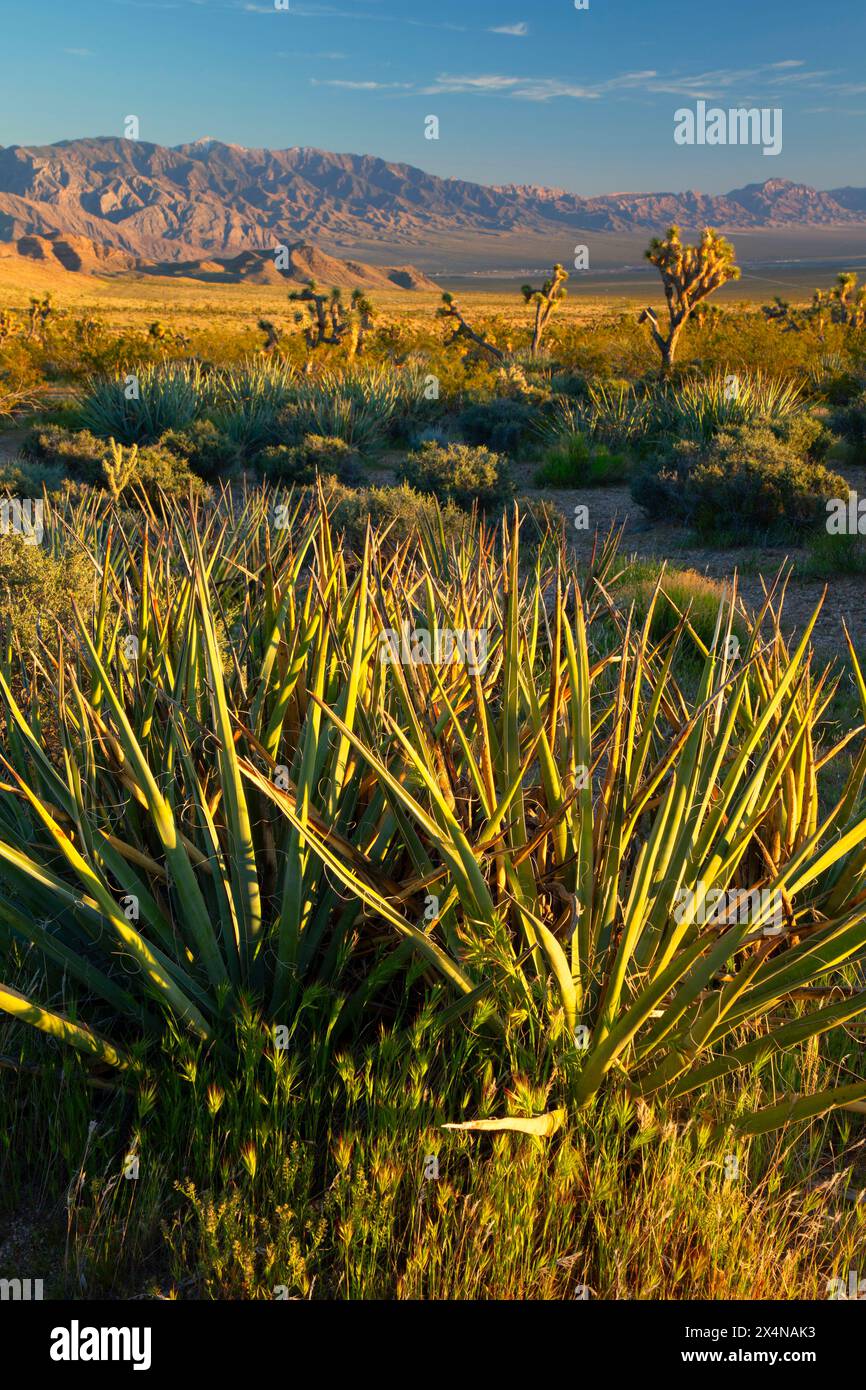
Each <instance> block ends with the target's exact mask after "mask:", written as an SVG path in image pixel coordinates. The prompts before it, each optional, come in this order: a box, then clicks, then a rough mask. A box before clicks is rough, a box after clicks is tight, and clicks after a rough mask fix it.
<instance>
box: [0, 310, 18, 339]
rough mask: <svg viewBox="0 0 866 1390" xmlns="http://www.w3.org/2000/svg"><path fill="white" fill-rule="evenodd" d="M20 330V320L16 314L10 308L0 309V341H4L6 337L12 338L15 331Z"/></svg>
mask: <svg viewBox="0 0 866 1390" xmlns="http://www.w3.org/2000/svg"><path fill="white" fill-rule="evenodd" d="M20 332H21V322H20V320H19V318H18V316H17V315H16V314H13V313H12V311H11V310H10V309H0V343H5V341H6V339H7V338H14V337H15V335H16V333H20Z"/></svg>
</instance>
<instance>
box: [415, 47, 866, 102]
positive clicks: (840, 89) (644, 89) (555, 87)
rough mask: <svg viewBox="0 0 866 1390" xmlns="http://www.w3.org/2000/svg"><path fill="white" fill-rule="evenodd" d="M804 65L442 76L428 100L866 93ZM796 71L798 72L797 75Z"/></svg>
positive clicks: (712, 97)
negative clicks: (590, 75)
mask: <svg viewBox="0 0 866 1390" xmlns="http://www.w3.org/2000/svg"><path fill="white" fill-rule="evenodd" d="M803 67H804V63H803V60H801V59H799V58H798V59H793V58H789V59H785V60H784V61H783V62H780V63H772V64H769V65H766V66H763V67H754V68H716V69H712V70H709V71H706V72H699V73H694V74H687V73H680V74H677V73H672V74H664V73H659V72H656V71H655V70H654V69H652V68H650V69H646V70H644V71H641V72H626V73H621V74H620V75H619V76H617V77H611V78H607V79H606V80H604V81H602V82H589V83H581V82H569V81H566V80H564V79H562V78H558V77H514V76H510V75H509V76H506V75H503V74H499V73H476V74H473V73H469V74H467V73H440V74H439V76H438V77H437V78H435V80H434V81H433V82H431V83H429V84H428V85H427V86H425V87H422V88H421V89H420V90H421V93H422V94H423V95H424V96H440V95H449V96H460V95H473V94H474V95H478V96H507V97H512V98H514V99H515V100H518V101H538V102H546V101H555V100H559V99H563V98H564V99H570V100H573V101H593V100H596V99H597V98H599V97H603V96H608V95H610V94H612V93H615V92H622V93H626V92H634V93H635V94H638V95H653V96H673V97H680V98H685V99H687V100H691V101H696V100H706V101H712V100H720V99H723V98H725V97H729V98H731V99H736V100H737V101H743V100H746V99H748V100H749V101H752V100H753V97H752V95H751V94H752V93H756V92H760V91H763V92H764V93H765V94H767V93H768V92H769V91H771V90H772V89H773V88H776V87H781V88H786V87H787V88H789V89H790V90H791V91H792V92H793V91H797V90H804V89H805V90H809V89H820V90H826V91H834V92H835V93H837V94H838V95H840V96H857V95H861V94H862V93H863V92H866V84H861V83H853V82H848V83H838V82H837V83H834V82H833V81H832V79H833V78H834V76H836V73H835V72H834V71H833V70H831V69H820V70H819V69H816V70H812V71H809V70H806V71H800V70H799V69H801V68H803ZM794 69H797V71H794Z"/></svg>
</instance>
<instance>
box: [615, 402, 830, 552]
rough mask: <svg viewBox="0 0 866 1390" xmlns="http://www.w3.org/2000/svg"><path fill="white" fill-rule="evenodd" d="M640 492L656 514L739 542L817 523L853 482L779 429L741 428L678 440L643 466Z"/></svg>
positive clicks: (635, 489) (637, 483) (797, 532)
mask: <svg viewBox="0 0 866 1390" xmlns="http://www.w3.org/2000/svg"><path fill="white" fill-rule="evenodd" d="M632 494H633V496H634V498H635V501H636V502H637V503H638V504H639V505H640V506H641V507H643V509H644V510H645V511H646V512H647V513H648V514H649V515H650V516H654V517H660V518H665V519H669V520H677V521H680V522H682V523H684V524H686V525H688V526H693V527H694V528H695V529H696V530H697V531H698V533H699V534H700V535H702V536H704V537H706V538H710V539H713V538H714V539H724V540H726V541H730V542H736V541H746V540H752V539H755V538H763V539H767V540H775V539H778V540H784V539H787V538H789V537H794V538H798V537H800V536H802V535H804V534H806V533H808V532H809V531H810V530H814V529H815V528H816V527H817V526H819V525H820V524H822V522H823V521H824V520H825V518H826V515H827V502H828V501H829V500H830V499H831V498H834V497H847V495H848V485H847V483H846V482H845V480H844V478H841V477H839V476H838V475H837V474H834V473H831V472H830V471H829V470H828V469H826V468H825V467H824V466H823V465H822V464H819V463H813V462H811V461H809V460H804V459H802V458H800V457H799V455H798V454H797V453H796V452H795V451H794V450H793V449H792V448H791V447H790V446H789V445H787V444H785V443H784V442H783V441H782V440H780V439H779V438H778V437H777V435H776V434H774V433H773V431H772V430H770V429H768V428H766V427H740V428H739V429H736V430H733V431H731V432H730V433H727V434H719V435H717V436H716V437H715V439H713V440H711V441H710V442H709V443H705V444H698V443H695V442H693V441H678V442H677V443H676V444H675V445H674V446H673V447H672V449H671V450H670V451H669V452H668V453H667V454H662V455H660V456H659V457H658V458H657V459H656V460H655V461H654V462H652V463H647V462H645V463H644V464H643V466H642V467H641V468H639V469H638V470H637V472H636V474H635V476H634V478H633V481H632Z"/></svg>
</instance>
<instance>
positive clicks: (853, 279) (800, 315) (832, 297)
mask: <svg viewBox="0 0 866 1390" xmlns="http://www.w3.org/2000/svg"><path fill="white" fill-rule="evenodd" d="M761 312H762V314H763V315H764V317H765V318H767V319H770V320H771V321H772V322H777V323H780V324H781V325H782V331H783V332H784V333H792V332H793V333H802V331H803V329H804V328H806V327H808V326H809V325H810V324H811V325H812V326H813V327H815V328H816V329H817V330H818V337H819V338H822V339H823V337H824V330H825V328H826V327H827V324H828V323H841V324H843V325H844V326H845V327H846V328H862V327H863V326H864V324H866V285H861V286H860V288H859V289H858V288H857V276H856V274H855V273H854V271H853V270H848V271H843V272H842V273H841V274H839V275H837V276H836V283H835V285H834V286H833V287H832V289H829V290H815V292H814V294H813V295H812V303H811V304H810V305H808V307H807V308H805V309H794V308H792V307H791V305H790V304H789V303H788V301H787V300H785V299H780V297H779V296H778V295H776V298H775V299H774V300H773V303H772V304H765V305H764V306H763V308H762V310H761Z"/></svg>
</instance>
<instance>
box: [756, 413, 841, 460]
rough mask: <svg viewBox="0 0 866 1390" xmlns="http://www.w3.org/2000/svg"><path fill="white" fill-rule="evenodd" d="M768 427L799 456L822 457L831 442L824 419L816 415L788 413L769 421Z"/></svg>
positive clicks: (831, 438) (830, 433)
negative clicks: (783, 417)
mask: <svg viewBox="0 0 866 1390" xmlns="http://www.w3.org/2000/svg"><path fill="white" fill-rule="evenodd" d="M769 428H770V429H771V430H772V432H773V434H774V435H775V436H776V438H777V439H781V441H782V443H783V444H787V445H788V447H789V448H790V449H792V450H793V451H794V453H795V454H799V455H800V457H801V458H811V459H819V460H820V459H823V458H825V457H826V455H827V451H828V450H829V448H830V446H831V444H832V443H833V435H832V432H831V431H830V430H829V429H828V428H827V424H826V421H824V420H823V419H821V418H820V417H819V416H817V415H808V414H805V413H804V414H802V415H789V416H788V417H787V419H782V420H771V421H769Z"/></svg>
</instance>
